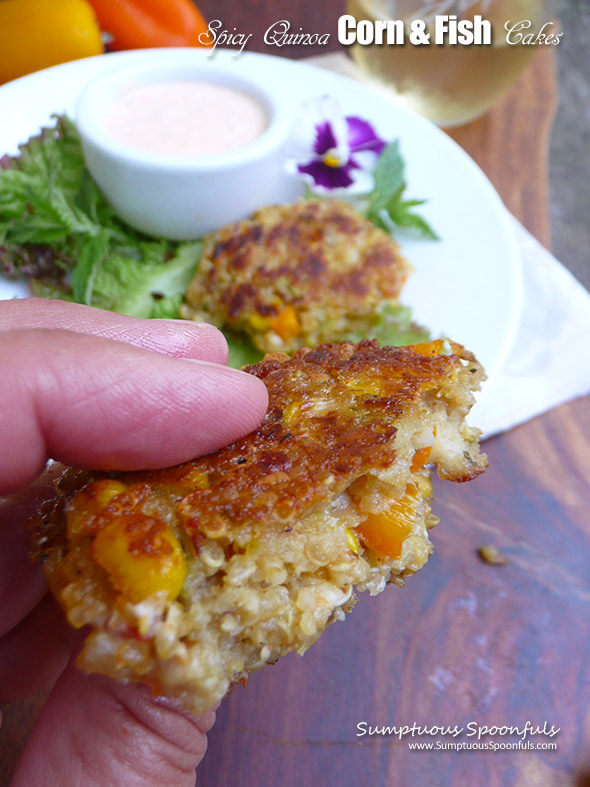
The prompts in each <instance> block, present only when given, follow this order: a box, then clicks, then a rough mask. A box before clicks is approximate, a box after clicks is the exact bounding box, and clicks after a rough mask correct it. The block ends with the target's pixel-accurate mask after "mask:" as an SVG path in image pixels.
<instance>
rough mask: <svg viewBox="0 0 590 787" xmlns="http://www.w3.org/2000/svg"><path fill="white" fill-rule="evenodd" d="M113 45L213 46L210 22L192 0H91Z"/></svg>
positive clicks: (134, 47)
mask: <svg viewBox="0 0 590 787" xmlns="http://www.w3.org/2000/svg"><path fill="white" fill-rule="evenodd" d="M90 3H91V4H92V7H93V8H94V10H95V12H96V15H97V17H98V21H99V23H100V26H101V28H102V30H103V31H104V32H105V33H108V34H109V35H111V36H112V39H113V40H112V42H110V43H109V47H110V48H112V49H149V48H150V47H159V46H210V45H211V44H212V43H213V41H212V40H209V36H208V34H207V23H206V22H205V19H204V18H203V16H202V14H201V13H200V11H199V10H198V9H197V7H196V6H195V5H194V4H193V3H192V2H191V0H90Z"/></svg>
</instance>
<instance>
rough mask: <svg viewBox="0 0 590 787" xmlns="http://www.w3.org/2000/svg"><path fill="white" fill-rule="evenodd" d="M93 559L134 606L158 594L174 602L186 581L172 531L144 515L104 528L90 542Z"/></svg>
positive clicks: (184, 565)
mask: <svg viewBox="0 0 590 787" xmlns="http://www.w3.org/2000/svg"><path fill="white" fill-rule="evenodd" d="M92 556H93V558H94V559H95V560H96V562H97V563H98V564H99V565H100V566H102V568H103V569H104V570H105V571H106V572H107V574H108V575H109V578H110V580H111V583H112V584H113V586H114V587H115V589H116V590H118V591H119V592H120V593H121V594H122V595H123V596H124V597H125V598H126V599H127V600H129V601H131V602H133V603H134V604H137V603H139V602H140V601H143V600H144V599H146V598H147V597H148V596H151V595H152V594H153V593H158V592H160V591H164V592H165V593H166V595H167V597H168V598H169V599H170V600H173V599H175V598H176V597H177V596H178V595H179V593H180V591H181V590H182V586H183V584H184V580H185V578H186V573H187V567H186V560H185V558H184V553H183V551H182V547H181V545H180V542H179V541H178V539H177V538H176V536H175V534H174V532H173V531H172V529H171V528H170V527H169V526H168V525H166V524H165V523H164V522H162V521H159V520H156V519H154V518H152V517H148V516H145V515H143V514H135V515H133V516H130V517H126V518H125V519H124V520H117V521H115V522H112V523H111V524H109V525H107V526H106V527H105V528H104V529H103V530H101V531H100V532H99V533H98V535H97V536H96V538H95V539H94V541H93V543H92Z"/></svg>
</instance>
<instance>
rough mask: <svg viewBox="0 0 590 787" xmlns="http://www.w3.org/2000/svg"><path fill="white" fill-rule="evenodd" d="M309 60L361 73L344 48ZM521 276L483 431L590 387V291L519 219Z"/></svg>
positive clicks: (481, 415) (479, 407) (486, 396)
mask: <svg viewBox="0 0 590 787" xmlns="http://www.w3.org/2000/svg"><path fill="white" fill-rule="evenodd" d="M305 62H307V63H310V64H311V65H315V66H319V67H320V68H326V69H328V70H329V71H335V72H337V73H339V74H343V75H345V76H348V77H352V78H353V79H354V78H357V79H358V78H359V73H358V70H357V68H356V66H355V65H354V64H353V63H352V62H351V61H350V60H349V59H348V58H347V57H346V56H345V55H344V54H342V53H329V54H326V55H319V56H316V57H309V58H306V59H305ZM511 218H512V220H513V222H514V229H515V232H516V237H517V240H518V244H519V247H520V252H521V259H522V267H523V274H524V281H523V286H524V302H523V309H522V314H521V318H520V326H519V328H518V332H517V335H516V338H515V341H514V345H513V346H512V349H511V351H510V353H509V355H508V358H507V360H506V362H505V363H504V365H503V366H502V368H501V369H500V371H499V372H498V373H497V374H496V376H495V377H494V379H493V380H491V381H490V383H489V385H488V384H485V387H484V391H483V392H482V394H483V395H482V398H481V401H478V403H477V404H476V405H475V407H474V408H473V411H472V416H471V418H470V421H471V422H472V423H473V424H476V425H477V426H478V427H479V428H480V429H482V430H483V433H484V437H490V436H491V435H493V434H497V433H498V432H503V431H505V430H507V429H511V428H512V427H513V426H516V425H517V424H520V423H523V422H524V421H528V420H529V419H530V418H533V417H534V416H536V415H539V414H540V413H542V412H544V411H546V410H548V409H550V408H551V407H555V406H556V405H558V404H563V403H564V402H567V401H569V400H570V399H574V398H576V397H578V396H581V395H583V394H588V393H590V349H589V344H590V294H588V292H587V291H586V290H585V289H584V287H582V285H581V284H580V283H579V282H578V281H577V280H576V279H575V278H574V276H572V274H571V273H570V272H569V271H568V270H567V268H565V267H564V266H563V265H562V264H561V263H560V262H558V260H556V259H555V257H554V256H553V255H552V254H550V252H548V251H547V249H545V248H544V247H543V246H542V245H541V244H540V243H539V242H538V241H537V240H536V239H535V238H534V237H533V236H532V235H531V234H530V233H529V232H528V231H527V230H526V229H525V228H524V227H523V226H522V224H520V222H518V221H517V220H516V219H515V218H514V217H511Z"/></svg>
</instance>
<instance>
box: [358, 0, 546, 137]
mask: <svg viewBox="0 0 590 787" xmlns="http://www.w3.org/2000/svg"><path fill="white" fill-rule="evenodd" d="M550 5H552V4H551V3H548V2H546V1H545V0H479V2H473V1H472V0H455V1H454V2H452V1H451V0H438V2H432V1H431V2H426V0H414V1H413V2H412V0H348V9H347V10H348V13H349V14H352V15H353V16H354V17H355V19H357V20H361V19H368V20H370V21H371V22H374V21H376V20H379V19H384V20H387V19H404V21H405V22H406V24H409V22H410V21H411V20H412V19H423V20H424V21H425V22H426V23H427V32H432V29H433V27H432V23H433V17H434V15H435V14H437V13H440V14H453V13H458V16H459V18H462V19H473V17H474V15H476V14H481V15H482V16H483V17H484V19H489V21H490V22H491V24H492V31H493V32H492V44H491V45H477V44H473V45H470V46H462V45H449V44H442V45H441V44H434V43H430V44H429V45H421V46H420V45H419V46H416V45H413V44H411V43H410V42H409V40H408V37H407V35H406V40H405V43H403V44H392V45H391V44H390V45H388V44H382V45H378V46H376V45H370V46H362V45H360V44H358V43H355V44H353V45H352V47H351V55H352V57H353V59H354V60H355V61H356V63H357V64H358V65H359V66H360V67H361V68H362V69H363V71H365V72H366V73H367V74H368V75H369V76H370V77H371V78H372V79H375V80H377V81H378V82H380V83H381V84H383V85H386V86H387V87H389V88H391V89H392V90H393V91H394V92H395V95H396V97H397V98H398V99H399V100H400V101H401V102H402V103H405V104H406V105H408V106H410V107H412V109H415V110H416V111H417V112H420V113H421V114H422V115H425V116H426V117H428V118H429V119H430V120H432V121H434V122H435V123H437V124H438V125H440V126H453V125H460V124H462V123H466V122H468V121H470V120H473V119H474V118H476V117H478V116H479V115H481V114H483V113H484V112H485V111H486V110H487V109H489V108H490V107H491V106H492V104H493V103H494V102H495V101H496V100H497V99H498V98H500V97H501V96H502V95H503V94H504V93H505V92H506V91H507V90H508V89H509V88H510V86H511V85H512V84H513V83H514V82H515V80H516V79H517V77H518V76H519V75H520V73H521V72H522V70H523V69H524V67H525V66H526V64H527V63H528V62H529V61H530V60H531V59H532V57H533V56H534V54H535V52H536V51H537V50H538V45H534V44H528V45H527V44H522V43H517V44H514V45H511V44H508V43H507V41H506V35H507V32H506V29H505V27H504V24H505V23H506V22H511V23H512V24H516V23H517V22H520V21H522V20H529V21H530V23H531V26H530V27H529V28H527V29H526V30H524V31H523V34H524V33H527V34H528V33H531V32H532V33H533V34H534V35H536V33H537V32H539V31H540V30H541V28H542V27H543V25H544V24H545V23H547V22H550V21H551V13H550V10H551V9H550V8H549V6H550ZM545 32H546V33H547V32H549V31H548V30H546V31H545ZM516 38H517V37H516V36H515V37H514V40H516ZM433 40H434V36H433V35H431V41H433ZM518 40H521V38H520V39H518Z"/></svg>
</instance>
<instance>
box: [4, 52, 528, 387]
mask: <svg viewBox="0 0 590 787" xmlns="http://www.w3.org/2000/svg"><path fill="white" fill-rule="evenodd" d="M175 56H176V55H175V54H174V50H147V51H146V50H144V51H136V52H122V53H118V54H112V55H108V56H104V55H103V56H100V57H94V58H88V59H87V60H79V61H76V62H73V63H65V64H64V65H61V66H56V67H54V68H50V69H47V70H45V71H40V72H38V73H36V74H31V75H30V76H27V77H23V78H22V79H19V80H16V81H15V82H12V83H9V84H7V85H4V86H3V87H1V88H0V118H1V122H0V155H2V154H4V153H15V152H16V151H17V146H18V144H19V143H20V142H23V141H25V140H26V139H28V137H30V136H31V135H32V134H34V133H35V132H37V130H38V129H39V127H40V126H41V125H43V124H47V122H48V121H49V118H50V115H51V114H52V113H62V112H68V113H70V114H71V115H72V116H73V110H74V105H75V102H76V99H77V96H78V94H79V92H80V89H81V88H82V86H83V85H84V84H85V83H86V82H87V81H88V80H89V79H90V78H92V77H94V76H95V75H96V74H98V73H99V72H100V71H102V70H103V69H107V68H109V69H110V68H113V67H114V66H115V65H116V62H117V61H118V62H119V63H120V64H121V65H123V64H126V65H131V64H133V63H141V62H143V61H144V60H145V59H148V58H154V57H160V58H162V59H164V60H166V61H168V60H169V59H170V58H173V57H175ZM193 56H194V57H195V58H203V57H205V58H206V57H209V55H208V54H207V53H206V52H205V51H203V50H193ZM214 57H215V58H217V59H219V60H223V61H226V62H228V63H232V64H233V65H234V66H235V68H236V69H239V70H240V72H241V73H243V74H246V73H247V74H248V76H250V77H254V78H257V79H260V80H261V81H265V82H268V81H269V80H272V81H274V82H278V83H280V85H281V86H282V88H284V90H285V91H287V92H288V94H289V95H290V96H291V97H292V101H293V102H294V105H295V106H297V105H298V104H299V103H301V102H303V101H305V100H306V99H309V98H312V97H319V96H322V95H332V96H335V97H337V98H338V99H339V101H340V103H341V105H342V107H343V109H344V112H345V114H356V115H360V116H361V117H364V118H367V119H368V120H370V121H372V122H373V124H374V125H375V126H376V128H377V130H378V132H379V133H380V135H381V136H382V137H383V138H384V139H386V140H391V139H394V138H399V139H400V140H401V148H402V153H403V155H404V157H405V159H406V161H407V180H408V191H407V194H408V196H410V197H416V198H427V199H428V202H427V203H426V205H424V206H423V209H422V212H423V214H424V215H425V216H426V217H427V219H428V220H429V221H430V222H431V223H432V225H433V226H434V227H435V228H436V230H437V231H438V233H439V234H440V235H441V236H442V241H440V242H433V241H417V240H416V241H414V240H412V241H410V242H406V243H404V252H405V254H406V256H407V257H408V259H409V260H410V261H411V262H412V264H413V265H414V267H415V269H416V271H415V273H414V275H413V276H412V277H411V279H410V281H409V283H408V285H407V286H406V289H405V291H404V295H403V300H404V302H405V303H407V304H408V305H410V306H411V307H412V308H413V310H414V315H415V318H416V320H417V321H419V322H421V323H423V324H424V325H426V326H428V327H429V328H430V329H431V330H432V332H433V333H434V334H438V333H444V334H445V335H448V336H450V337H451V338H453V339H454V340H456V341H458V342H461V343H462V344H464V345H465V346H467V347H468V348H469V349H470V350H472V351H473V352H475V353H476V355H477V356H478V358H479V359H480V360H481V361H482V362H483V364H484V366H485V367H486V370H487V372H488V376H489V378H490V379H491V378H492V377H493V376H494V375H495V374H496V372H497V371H498V369H499V368H500V366H501V365H502V362H503V361H504V359H505V357H506V355H507V353H508V351H509V349H510V347H511V345H512V342H513V339H514V336H515V332H516V328H517V326H518V320H519V316H520V310H521V301H522V271H521V264H520V257H519V252H518V247H517V243H516V239H515V236H514V234H513V230H512V226H511V224H510V222H509V216H508V214H507V212H506V209H505V208H504V205H503V204H502V202H501V201H500V198H499V197H498V195H497V194H496V192H495V191H494V189H493V188H492V186H491V184H490V183H489V181H488V180H487V178H486V177H485V176H484V175H483V173H482V172H481V170H480V169H479V168H478V167H477V166H476V165H475V164H474V162H473V161H472V160H471V159H470V158H469V157H468V156H467V155H466V154H465V153H464V152H463V151H462V150H461V148H459V146H458V145H456V144H455V143H454V142H453V141H452V140H451V139H450V138H449V137H447V136H446V134H444V133H443V132H441V131H440V130H439V129H438V128H436V127H435V126H434V125H432V124H431V123H429V122H428V121H426V120H424V119H423V118H421V117H420V116H418V115H415V114H413V113H412V112H410V111H409V110H405V109H403V108H400V107H397V106H396V105H394V104H393V103H391V102H389V101H388V100H387V99H386V98H384V97H383V95H382V94H380V93H377V92H375V91H373V90H372V89H371V88H369V87H367V86H366V85H362V84H360V83H357V82H355V81H353V80H350V79H348V78H346V77H343V76H340V75H338V74H333V73H330V72H328V71H324V70H322V69H319V68H316V67H313V66H310V65H306V64H302V63H297V62H294V61H290V60H284V59H282V58H277V57H269V56H266V55H258V54H249V53H244V54H242V55H239V56H236V54H235V53H231V52H229V51H217V52H216V53H215V55H214ZM286 198H287V195H286V194H277V200H284V199H286ZM26 294H27V289H26V287H25V286H24V285H20V284H15V283H13V282H8V281H6V280H3V279H2V278H1V277H0V298H9V297H12V296H14V295H19V296H22V295H26ZM484 398H485V397H484Z"/></svg>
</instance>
